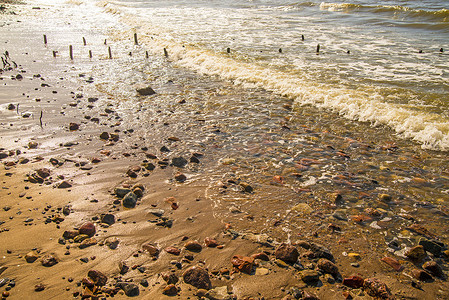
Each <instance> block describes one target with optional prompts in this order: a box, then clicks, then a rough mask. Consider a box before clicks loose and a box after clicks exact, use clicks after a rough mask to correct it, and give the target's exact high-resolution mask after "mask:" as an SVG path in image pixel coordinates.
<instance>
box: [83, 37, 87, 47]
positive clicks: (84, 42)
mask: <svg viewBox="0 0 449 300" xmlns="http://www.w3.org/2000/svg"><path fill="white" fill-rule="evenodd" d="M83 44H84V46H86V45H87V43H86V38H85V37H83Z"/></svg>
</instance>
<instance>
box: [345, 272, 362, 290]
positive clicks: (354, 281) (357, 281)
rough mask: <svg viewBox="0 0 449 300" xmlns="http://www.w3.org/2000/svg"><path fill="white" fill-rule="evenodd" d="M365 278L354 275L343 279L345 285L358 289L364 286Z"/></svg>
mask: <svg viewBox="0 0 449 300" xmlns="http://www.w3.org/2000/svg"><path fill="white" fill-rule="evenodd" d="M363 282H364V279H363V278H362V277H360V276H357V275H354V276H350V277H347V278H344V279H343V285H346V286H349V287H350V288H353V289H358V288H361V287H362V286H363Z"/></svg>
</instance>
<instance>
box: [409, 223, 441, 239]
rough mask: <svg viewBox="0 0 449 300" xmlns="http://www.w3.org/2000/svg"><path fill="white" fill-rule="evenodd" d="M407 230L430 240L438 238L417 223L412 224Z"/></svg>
mask: <svg viewBox="0 0 449 300" xmlns="http://www.w3.org/2000/svg"><path fill="white" fill-rule="evenodd" d="M406 229H408V230H410V231H412V232H414V233H416V234H419V235H422V236H425V237H427V238H430V239H435V238H436V236H435V235H434V234H433V233H431V232H430V231H429V230H427V229H426V228H425V227H424V226H422V225H420V224H416V223H415V224H412V225H410V226H409V227H407V228H406Z"/></svg>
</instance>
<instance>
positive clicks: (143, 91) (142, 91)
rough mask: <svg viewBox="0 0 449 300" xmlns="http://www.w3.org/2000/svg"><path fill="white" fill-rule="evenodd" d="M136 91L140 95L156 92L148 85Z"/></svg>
mask: <svg viewBox="0 0 449 300" xmlns="http://www.w3.org/2000/svg"><path fill="white" fill-rule="evenodd" d="M136 92H137V93H138V94H139V95H140V96H151V95H154V94H156V92H155V91H154V90H153V89H152V88H151V87H150V86H147V87H143V88H138V89H136Z"/></svg>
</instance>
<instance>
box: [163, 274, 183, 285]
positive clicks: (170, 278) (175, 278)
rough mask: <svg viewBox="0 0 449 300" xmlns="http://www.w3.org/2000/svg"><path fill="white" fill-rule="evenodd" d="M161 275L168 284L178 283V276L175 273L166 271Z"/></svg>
mask: <svg viewBox="0 0 449 300" xmlns="http://www.w3.org/2000/svg"><path fill="white" fill-rule="evenodd" d="M161 276H162V279H164V280H165V282H167V284H176V283H177V282H178V281H179V278H178V276H177V275H176V274H174V273H170V272H165V273H162V274H161Z"/></svg>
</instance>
